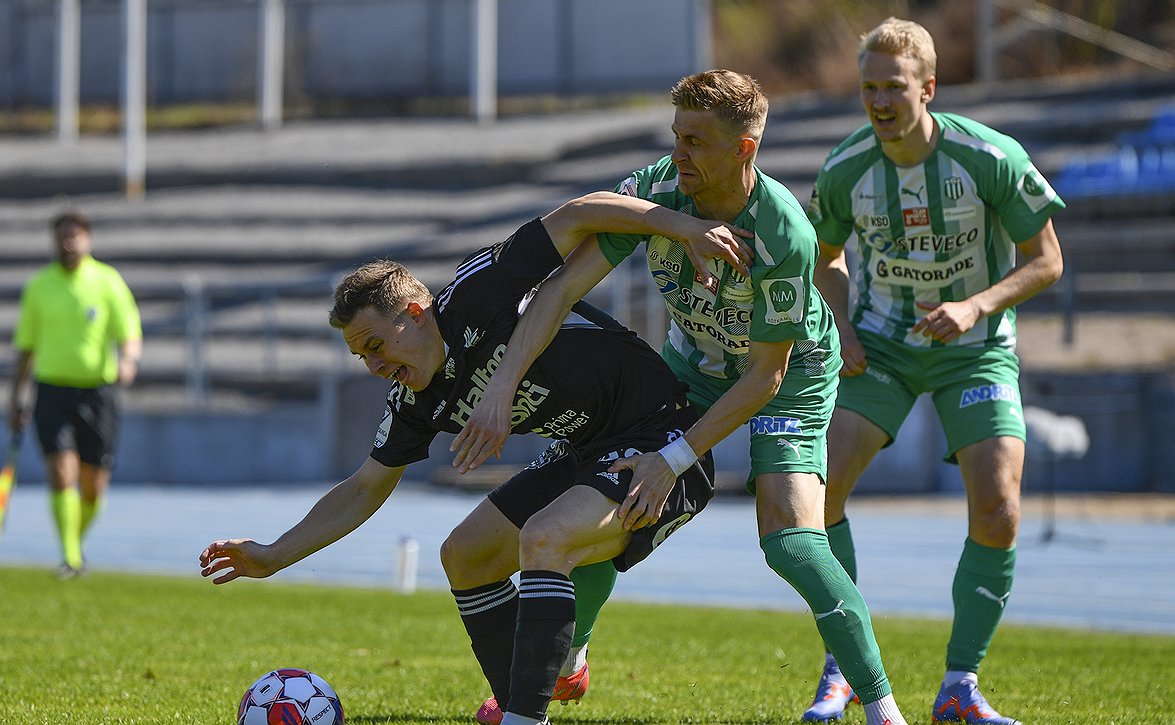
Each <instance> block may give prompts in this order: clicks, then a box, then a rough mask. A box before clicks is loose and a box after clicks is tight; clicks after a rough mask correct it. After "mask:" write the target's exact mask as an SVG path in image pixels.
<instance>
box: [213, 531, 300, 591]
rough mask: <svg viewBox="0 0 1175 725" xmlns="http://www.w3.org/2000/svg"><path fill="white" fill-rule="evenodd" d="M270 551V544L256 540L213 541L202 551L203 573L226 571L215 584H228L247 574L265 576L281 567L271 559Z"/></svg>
mask: <svg viewBox="0 0 1175 725" xmlns="http://www.w3.org/2000/svg"><path fill="white" fill-rule="evenodd" d="M268 551H269V547H268V546H265V545H264V544H258V543H257V542H256V541H253V540H252V539H227V540H221V541H213V542H212V543H211V544H209V545H208V546H206V547H205V548H204V551H201V552H200V576H205V577H207V576H212V575H213V574H216V573H217V572H224V573H223V574H221V575H220V576H218V577H216V578H215V579H213V580H212V583H213V584H225V583H227V582H231V581H232V580H233V579H237V578H239V577H243V576H245V577H251V578H253V579H264V578H265V577H267V576H270V575H272V574H273V573H274V572H276V571H278V570H279V569H281V567H280V566H278V565H276V564H275V563H273V562H271V561H269V557H268V556H267V553H268Z"/></svg>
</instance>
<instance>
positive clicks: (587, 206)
mask: <svg viewBox="0 0 1175 725" xmlns="http://www.w3.org/2000/svg"><path fill="white" fill-rule="evenodd" d="M543 225H544V226H545V227H546V228H547V231H548V232H549V233H550V235H551V239H553V240H554V241H555V246H556V248H558V249H559V253H560V254H562V255H563V256H564V257H566V256H567V255H568V253H570V251H571V249H572V248H574V247H575V246H577V245H578V244H579V242H580V240H582V239H583V238H584V237H587V236H589V235H591V234H598V233H602V232H612V233H615V234H659V235H661V236H664V237H668V238H669V239H672V240H674V241H676V242H680V243H681V245H682V246H683V247H685V250H686V253H687V254H688V255H689V258H690V262H691V263H692V264H693V266H694V269H695V270H699V271H702V272H704V271H705V269H706V261H707V260H710V259H721V260H723V261H725V262H727V263H729V264H730V265H731V266H732V267H734V268H735V269H737V270H738V271H739V272H741V273H742V274H743V275H746V276H749V275H750V266H749V265H750V263H751V260H752V258H753V256H754V253H753V250H752V249H751V246H750V244H749V243H748V242H747V240H748V239H753V238H754V236H755V235H754V233H753V232H751V231H749V230H746V229H742V228H741V227H736V226H734V225H733V224H728V223H726V222H721V221H714V220H711V219H698V218H697V217H694V216H690V215H689V214H684V213H682V212H679V211H676V210H674V209H669V208H668V207H664V206H661V205H660V204H654V203H653V202H651V201H648V200H647V199H641V198H638V197H635V196H626V195H623V194H616V193H613V192H610V191H596V192H592V193H591V194H585V195H584V196H581V197H578V198H576V199H572V200H571V201H569V202H567V203H566V204H563V205H562V206H560V207H559V208H558V209H556V210H555V211H553V212H551V213H550V214H547V215H546V216H544V217H543Z"/></svg>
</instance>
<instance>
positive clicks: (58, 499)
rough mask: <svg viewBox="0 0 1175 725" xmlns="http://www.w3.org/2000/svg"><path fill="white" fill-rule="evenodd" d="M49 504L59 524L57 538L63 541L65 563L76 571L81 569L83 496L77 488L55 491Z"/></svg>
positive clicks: (54, 518) (62, 549) (62, 550)
mask: <svg viewBox="0 0 1175 725" xmlns="http://www.w3.org/2000/svg"><path fill="white" fill-rule="evenodd" d="M49 502H50V505H51V506H52V508H53V520H54V521H55V522H57V538H58V539H60V540H61V554H62V556H63V557H64V558H65V563H66V564H68V565H70V566H72V567H73V568H74V569H81V568H82V532H81V517H82V511H81V496H79V495H78V491H77V489H76V488H70V489H66V490H65V491H54V492H53V494H52V495H51V496H50V497H49Z"/></svg>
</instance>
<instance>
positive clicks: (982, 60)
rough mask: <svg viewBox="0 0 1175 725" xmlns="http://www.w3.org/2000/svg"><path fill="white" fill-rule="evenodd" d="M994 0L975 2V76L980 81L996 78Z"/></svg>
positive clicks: (986, 81)
mask: <svg viewBox="0 0 1175 725" xmlns="http://www.w3.org/2000/svg"><path fill="white" fill-rule="evenodd" d="M995 20H996V18H995V0H978V2H976V3H975V63H976V68H975V76H976V80H978V81H979V82H980V83H991V82H993V81H995V80H996V76H997V74H998V72H999V69H998V68H997V67H996V57H995V54H996V52H995V33H996V27H995Z"/></svg>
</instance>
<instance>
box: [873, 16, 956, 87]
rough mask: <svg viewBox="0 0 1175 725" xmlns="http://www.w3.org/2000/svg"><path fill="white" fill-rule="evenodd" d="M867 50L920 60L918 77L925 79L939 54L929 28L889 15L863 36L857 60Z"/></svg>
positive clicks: (933, 69) (935, 68)
mask: <svg viewBox="0 0 1175 725" xmlns="http://www.w3.org/2000/svg"><path fill="white" fill-rule="evenodd" d="M866 53H881V54H883V55H896V56H899V57H903V58H910V59H911V60H913V61H914V62H915V63H917V64H918V77H919V79H920V80H926V79H927V78H929V77H930V76H932V75H934V74H935V72H936V70H937V68H938V55H937V54H936V53H935V52H934V38H931V37H930V33H929V31H927V30H926V28H924V27H922V26H921V25H919V24H918V23H915V22H914V21H912V20H899V19H898V18H887V19H886V20H885V21H883V22H882V23H881V25H878V26H877V27H876V28H874V29H873V30H870V31H869V32H868V33H867V34H865V35H862V36H861V45H860V47H859V48H858V49H857V63H858V64H860V62H861V59H862V58H864V56H865V54H866Z"/></svg>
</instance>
